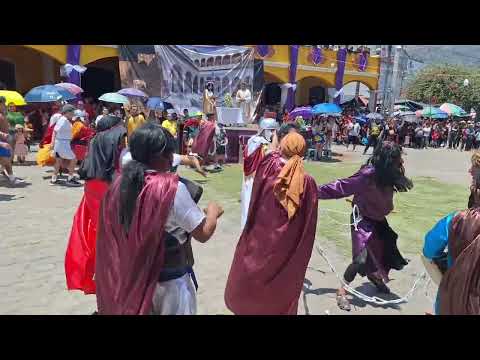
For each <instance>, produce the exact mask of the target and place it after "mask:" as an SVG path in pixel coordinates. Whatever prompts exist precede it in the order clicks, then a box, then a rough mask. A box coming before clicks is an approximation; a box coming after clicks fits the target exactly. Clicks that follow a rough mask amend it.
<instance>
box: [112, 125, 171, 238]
mask: <svg viewBox="0 0 480 360" xmlns="http://www.w3.org/2000/svg"><path fill="white" fill-rule="evenodd" d="M129 147H130V153H131V154H132V160H131V161H130V162H129V163H128V164H127V165H126V166H125V167H124V168H123V171H122V177H121V180H120V181H121V182H120V211H119V216H120V224H122V225H123V227H124V229H125V231H126V232H128V230H129V228H130V224H131V222H132V219H133V214H134V212H135V206H136V204H137V198H138V196H139V195H140V192H141V191H142V189H143V187H144V186H145V171H146V170H147V169H148V166H149V165H150V164H151V162H152V160H153V159H154V158H156V157H157V158H158V157H159V156H164V157H167V156H169V155H170V154H172V153H173V152H174V150H175V139H174V138H173V136H172V135H171V134H170V132H168V131H167V130H165V129H164V128H162V127H161V126H160V125H157V124H155V123H152V122H148V123H146V124H144V125H142V126H141V127H139V128H138V129H136V130H135V131H134V132H133V134H132V136H131V137H130V141H129Z"/></svg>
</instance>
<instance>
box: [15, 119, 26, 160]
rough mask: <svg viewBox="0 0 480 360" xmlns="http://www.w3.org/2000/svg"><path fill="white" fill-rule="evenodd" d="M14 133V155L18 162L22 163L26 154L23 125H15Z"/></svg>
mask: <svg viewBox="0 0 480 360" xmlns="http://www.w3.org/2000/svg"><path fill="white" fill-rule="evenodd" d="M15 133H16V142H15V156H16V157H17V161H18V162H19V163H20V164H23V163H24V162H25V158H26V157H27V154H28V147H27V145H25V141H26V137H25V132H24V127H23V125H20V124H17V125H15Z"/></svg>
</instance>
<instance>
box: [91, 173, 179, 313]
mask: <svg viewBox="0 0 480 360" xmlns="http://www.w3.org/2000/svg"><path fill="white" fill-rule="evenodd" d="M121 178H122V177H120V178H118V179H117V180H116V181H115V182H114V183H113V185H112V186H111V187H110V189H109V190H108V191H107V193H106V194H105V197H104V199H103V201H102V207H101V209H100V218H99V223H98V229H97V259H96V269H95V282H96V286H97V306H98V312H99V314H102V315H148V314H150V313H151V308H152V298H153V293H154V291H155V287H156V285H157V282H158V279H159V277H160V272H161V271H162V266H163V264H164V253H165V251H164V250H165V246H164V228H165V222H166V221H167V218H168V215H169V213H170V209H171V207H172V205H173V199H174V198H175V193H176V191H177V185H178V176H177V175H176V174H165V173H162V174H161V173H149V174H147V175H146V176H145V187H144V188H143V190H142V191H141V193H140V195H139V196H138V198H137V206H136V210H135V214H134V217H133V220H132V223H131V225H130V231H129V232H128V233H126V232H125V230H124V228H123V226H122V225H121V224H120V221H119V206H120V189H119V186H120V181H121Z"/></svg>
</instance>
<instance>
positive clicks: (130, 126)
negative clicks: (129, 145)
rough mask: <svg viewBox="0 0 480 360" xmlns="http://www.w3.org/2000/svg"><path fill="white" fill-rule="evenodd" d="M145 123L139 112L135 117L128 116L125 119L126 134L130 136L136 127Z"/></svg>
mask: <svg viewBox="0 0 480 360" xmlns="http://www.w3.org/2000/svg"><path fill="white" fill-rule="evenodd" d="M145 123H146V121H145V118H144V117H143V115H142V114H139V115H137V116H135V117H133V116H130V117H129V118H128V121H127V136H128V137H130V136H131V135H132V133H133V132H134V131H135V129H136V128H138V127H139V126H142V125H143V124H145Z"/></svg>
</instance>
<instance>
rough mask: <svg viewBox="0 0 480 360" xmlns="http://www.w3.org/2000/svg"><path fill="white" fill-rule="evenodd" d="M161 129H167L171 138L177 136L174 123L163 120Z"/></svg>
mask: <svg viewBox="0 0 480 360" xmlns="http://www.w3.org/2000/svg"><path fill="white" fill-rule="evenodd" d="M162 127H164V128H165V129H167V130H168V131H169V132H170V134H172V135H173V136H175V137H176V136H177V122H176V121H172V120H163V122H162Z"/></svg>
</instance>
